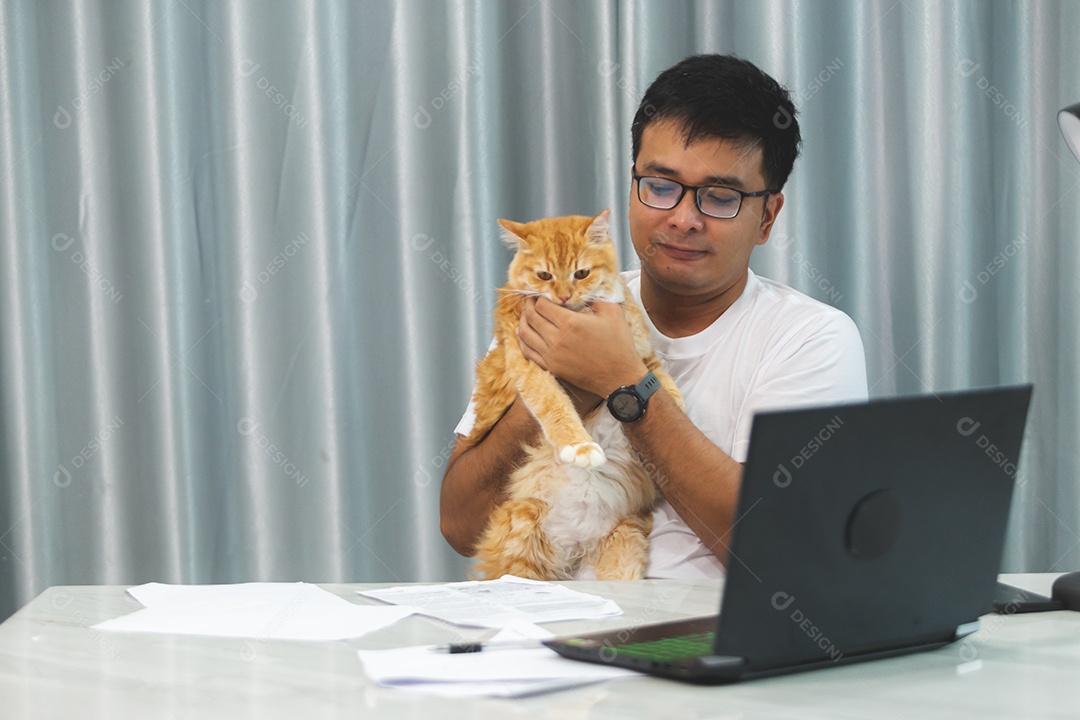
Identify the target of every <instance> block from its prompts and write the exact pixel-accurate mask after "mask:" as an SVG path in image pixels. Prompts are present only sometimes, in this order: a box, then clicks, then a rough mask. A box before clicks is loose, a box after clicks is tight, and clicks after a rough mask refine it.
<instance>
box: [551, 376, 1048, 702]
mask: <svg viewBox="0 0 1080 720" xmlns="http://www.w3.org/2000/svg"><path fill="white" fill-rule="evenodd" d="M1030 397H1031V386H1030V385H1027V386H1022V387H1013V388H996V389H989V390H976V391H967V392H961V393H953V394H939V395H927V396H917V397H907V398H895V399H887V400H876V401H871V402H867V403H860V404H851V405H839V406H833V407H824V408H813V409H802V410H793V411H784V412H768V413H761V414H758V415H757V416H756V417H755V419H754V423H753V427H752V430H751V439H750V448H749V454H748V457H747V462H746V467H745V471H744V474H743V482H742V489H741V492H740V496H739V501H738V510H737V513H736V518H737V519H736V522H735V525H734V527H733V533H732V535H733V541H732V544H731V549H730V554H729V558H728V563H727V579H726V581H725V585H724V594H723V598H722V601H721V613H720V616H719V619H718V620H717V619H715V618H714V619H712V620H709V619H698V620H689V621H676V622H674V623H662V624H658V625H651V626H644V627H639V628H635V629H633V630H632V631H627V630H625V629H624V630H618V631H612V632H611V633H595V634H590V635H585V636H579V637H576V638H561V639H559V640H556V641H548V642H545V644H547V645H549V646H550V647H552V648H553V649H555V650H556V651H557V652H559V653H561V654H563V655H565V656H567V657H573V658H576V659H581V660H587V661H592V662H605V663H612V664H616V665H625V666H628V667H633V668H635V669H639V670H644V671H645V672H651V673H654V674H659V675H665V676H669V677H678V678H683V679H690V680H695V681H699V682H708V681H710V679H711V681H714V682H729V681H732V680H737V679H740V678H744V677H754V676H759V675H773V674H779V673H783V672H793V671H797V670H801V669H810V668H813V667H828V666H830V665H832V664H840V663H848V662H856V661H859V660H864V659H871V658H876V657H886V656H890V655H896V654H900V653H904V652H912V651H915V650H919V649H927V648H931V647H936V646H940V645H942V644H944V643H947V642H951V641H952V640H954V639H956V638H957V637H958V630H960V633H959V634H963V632H964V630H963V628H964V626H965V625H969V624H970V623H972V622H973V621H975V620H976V619H977V618H978V616H979V615H982V614H984V613H985V612H987V611H989V610H990V606H991V600H992V597H993V594H994V587H995V583H996V578H997V574H998V571H999V567H1000V562H1001V556H1002V548H1003V545H1004V539H1005V529H1006V525H1007V522H1008V515H1009V506H1010V502H1011V497H1012V489H1013V484H1014V480H1015V477H1016V472H1017V464H1018V462H1019V453H1020V445H1021V442H1022V439H1023V433H1024V426H1025V423H1026V419H1027V409H1028V404H1029V402H1030ZM710 628H715V633H714V636H715V637H714V639H713V647H712V652H711V654H709V653H707V652H705V653H703V654H702V656H701V657H699V658H697V659H696V660H694V659H693V658H691V657H683V658H679V659H677V660H672V661H664V660H658V659H657V658H656V657H655V656H654V655H653V654H652V650H651V648H652V647H653V645H652V643H654V642H656V641H658V640H661V639H662V638H665V637H666V636H668V635H670V634H672V633H673V632H677V633H700V632H701V631H702V630H708V629H710ZM628 643H637V645H636V646H635V647H634V648H628ZM641 643H647V644H646V645H644V646H642V645H641ZM642 647H644V648H645V649H644V650H643V649H642Z"/></svg>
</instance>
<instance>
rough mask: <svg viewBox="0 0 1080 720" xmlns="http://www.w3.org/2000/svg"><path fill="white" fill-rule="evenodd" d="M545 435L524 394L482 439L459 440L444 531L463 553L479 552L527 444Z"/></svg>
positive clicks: (442, 500)
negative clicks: (472, 441) (469, 444)
mask: <svg viewBox="0 0 1080 720" xmlns="http://www.w3.org/2000/svg"><path fill="white" fill-rule="evenodd" d="M539 436H540V425H539V424H538V423H537V422H536V419H535V418H534V417H533V416H532V414H531V413H530V412H529V410H528V408H526V407H525V403H523V402H521V399H520V398H519V399H517V400H515V401H514V403H513V404H512V405H511V406H510V408H509V409H508V410H507V411H506V413H505V414H504V415H503V416H502V418H500V420H499V422H497V423H495V426H494V427H493V428H491V431H490V432H488V434H487V435H486V436H485V437H484V439H483V440H481V441H480V442H479V443H477V444H476V445H473V446H472V447H469V448H465V447H464V446H463V444H462V442H461V440H460V439H459V440H458V443H457V445H456V446H455V447H454V451H453V453H452V454H451V455H450V459H449V460H448V461H447V466H446V474H445V475H444V476H443V482H442V491H441V493H440V496H439V516H440V526H441V530H442V534H443V537H445V538H446V541H447V542H448V543H450V546H451V547H452V548H454V550H456V551H457V552H458V553H460V554H461V555H465V556H466V557H469V556H472V555H473V552H474V548H475V547H476V543H477V541H479V540H480V535H481V534H482V533H483V532H484V528H485V527H486V526H487V521H488V518H489V517H490V516H491V513H492V512H493V511H494V510H495V508H496V507H498V505H499V504H500V503H501V502H502V501H503V500H504V499H505V496H504V493H505V489H506V482H507V479H508V478H509V477H510V474H511V473H512V472H513V471H514V470H515V469H516V468H517V467H518V466H519V465H520V464H521V462H522V460H523V459H524V457H525V451H524V449H523V445H532V444H534V443H535V442H536V440H537V438H538V437H539Z"/></svg>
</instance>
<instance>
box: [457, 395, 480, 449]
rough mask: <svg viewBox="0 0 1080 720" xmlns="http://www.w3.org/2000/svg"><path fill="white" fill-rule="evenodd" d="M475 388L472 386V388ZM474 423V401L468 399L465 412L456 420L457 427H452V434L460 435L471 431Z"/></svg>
mask: <svg viewBox="0 0 1080 720" xmlns="http://www.w3.org/2000/svg"><path fill="white" fill-rule="evenodd" d="M475 389H476V388H475V387H474V388H473V390H475ZM475 424H476V403H474V402H473V401H472V400H470V401H469V407H467V408H465V414H464V415H462V416H461V420H458V424H457V427H455V428H454V434H455V435H460V436H462V437H464V436H466V435H468V434H469V433H471V432H472V429H473V425H475Z"/></svg>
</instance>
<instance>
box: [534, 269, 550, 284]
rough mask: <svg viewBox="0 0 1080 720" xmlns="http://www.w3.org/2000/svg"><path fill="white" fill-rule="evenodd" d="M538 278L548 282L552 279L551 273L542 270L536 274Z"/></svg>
mask: <svg viewBox="0 0 1080 720" xmlns="http://www.w3.org/2000/svg"><path fill="white" fill-rule="evenodd" d="M536 277H538V278H540V279H541V280H544V281H545V282H546V281H548V280H550V279H551V273H549V272H547V271H546V270H541V271H539V272H538V273H536Z"/></svg>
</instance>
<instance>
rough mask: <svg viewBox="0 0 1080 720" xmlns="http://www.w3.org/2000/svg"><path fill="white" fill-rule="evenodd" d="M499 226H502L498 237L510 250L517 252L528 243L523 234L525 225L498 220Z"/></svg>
mask: <svg viewBox="0 0 1080 720" xmlns="http://www.w3.org/2000/svg"><path fill="white" fill-rule="evenodd" d="M499 224H500V225H502V233H500V237H501V238H502V241H503V242H504V243H506V244H507V245H509V246H510V249H511V250H517V249H518V248H520V247H524V246H525V245H527V244H528V243H529V240H528V237H527V235H526V232H525V223H519V222H514V221H513V220H503V219H502V218H499Z"/></svg>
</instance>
